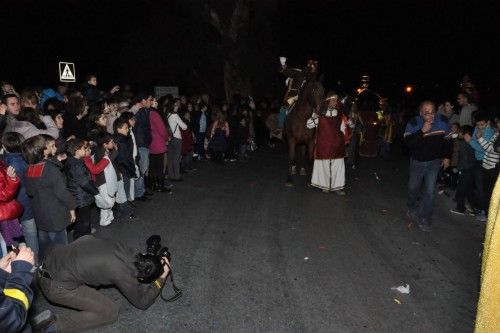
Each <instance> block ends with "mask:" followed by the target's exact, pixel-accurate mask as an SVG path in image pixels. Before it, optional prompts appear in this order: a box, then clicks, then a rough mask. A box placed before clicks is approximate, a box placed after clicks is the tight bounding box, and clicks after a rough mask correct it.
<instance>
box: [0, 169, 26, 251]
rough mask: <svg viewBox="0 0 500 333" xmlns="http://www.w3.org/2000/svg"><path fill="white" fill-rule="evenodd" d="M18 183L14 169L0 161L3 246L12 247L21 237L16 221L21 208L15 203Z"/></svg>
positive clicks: (0, 228)
mask: <svg viewBox="0 0 500 333" xmlns="http://www.w3.org/2000/svg"><path fill="white" fill-rule="evenodd" d="M20 183H21V181H20V179H19V177H18V176H17V175H16V171H15V169H14V168H13V167H12V166H7V165H6V164H5V163H4V162H3V161H2V160H0V234H1V235H2V239H3V240H4V242H5V244H3V245H4V246H5V245H6V246H9V245H14V241H18V239H17V238H20V237H22V235H23V233H22V231H21V226H20V225H19V220H18V218H19V217H20V216H21V214H22V212H23V207H22V206H21V205H20V204H19V203H18V202H17V201H16V193H17V190H18V189H19V185H20ZM4 250H5V249H4ZM2 252H3V251H2Z"/></svg>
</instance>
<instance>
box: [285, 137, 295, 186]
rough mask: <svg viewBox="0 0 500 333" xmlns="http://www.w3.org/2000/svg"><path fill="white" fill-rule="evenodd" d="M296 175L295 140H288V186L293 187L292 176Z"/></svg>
mask: <svg viewBox="0 0 500 333" xmlns="http://www.w3.org/2000/svg"><path fill="white" fill-rule="evenodd" d="M294 174H295V140H294V139H293V138H288V175H287V177H286V184H287V185H288V186H292V185H293V182H292V175H294Z"/></svg>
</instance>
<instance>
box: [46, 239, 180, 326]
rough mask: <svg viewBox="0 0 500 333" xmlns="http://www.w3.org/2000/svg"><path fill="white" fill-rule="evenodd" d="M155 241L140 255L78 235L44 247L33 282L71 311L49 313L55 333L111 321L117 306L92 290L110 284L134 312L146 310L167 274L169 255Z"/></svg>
mask: <svg viewBox="0 0 500 333" xmlns="http://www.w3.org/2000/svg"><path fill="white" fill-rule="evenodd" d="M160 241H161V239H160V237H159V236H153V237H150V239H148V242H147V244H148V249H147V252H146V253H138V254H135V252H134V251H133V250H132V249H130V248H128V247H126V246H125V245H124V244H123V243H121V242H119V241H114V240H107V239H106V240H104V239H98V238H95V237H94V236H92V235H86V236H83V237H80V238H79V239H77V240H76V241H74V242H73V243H71V244H68V245H56V246H54V247H52V248H50V249H49V250H48V252H47V254H46V256H45V258H44V261H43V263H42V264H41V266H40V268H39V272H38V274H39V276H38V277H39V284H40V288H41V290H42V292H43V294H44V296H45V297H46V298H47V299H48V300H49V301H51V302H53V303H55V304H59V305H62V306H66V307H69V308H71V309H75V310H79V311H73V312H71V313H69V314H67V315H55V317H54V322H55V327H56V330H57V332H75V331H80V330H85V329H91V328H96V327H100V326H104V325H108V324H112V323H114V322H115V321H116V320H117V319H118V306H117V305H116V304H115V303H113V301H112V300H110V299H109V298H108V297H106V296H104V295H103V294H101V293H100V292H99V291H97V290H96V289H94V288H92V287H96V288H97V287H99V286H104V285H113V286H115V287H116V288H117V289H119V290H120V292H121V293H122V294H123V295H124V296H125V297H126V298H127V300H128V301H129V302H130V303H131V304H132V305H134V306H135V307H136V308H138V309H141V310H146V309H147V308H149V307H150V306H151V305H152V304H153V302H154V301H155V299H156V298H157V297H158V296H159V295H160V293H161V291H162V288H163V285H164V284H165V280H166V278H167V276H168V274H169V273H170V264H169V259H168V257H169V256H170V255H169V253H168V250H167V249H166V248H161V245H160Z"/></svg>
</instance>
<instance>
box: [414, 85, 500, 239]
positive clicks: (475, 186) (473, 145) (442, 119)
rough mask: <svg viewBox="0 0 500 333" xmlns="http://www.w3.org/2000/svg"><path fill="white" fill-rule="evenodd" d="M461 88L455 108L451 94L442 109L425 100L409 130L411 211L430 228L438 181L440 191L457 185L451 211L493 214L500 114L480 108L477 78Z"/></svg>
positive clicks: (482, 215)
mask: <svg viewBox="0 0 500 333" xmlns="http://www.w3.org/2000/svg"><path fill="white" fill-rule="evenodd" d="M462 88H463V89H462V90H461V91H460V92H459V93H458V94H457V99H456V105H457V107H456V108H455V102H454V101H453V100H451V99H448V100H444V101H443V102H442V103H441V104H440V105H439V106H438V107H437V110H436V107H435V104H434V103H433V102H430V101H426V102H424V103H422V105H421V107H420V115H419V116H417V117H416V118H414V119H412V120H410V121H409V123H408V125H407V127H406V130H405V141H406V144H407V146H408V147H409V149H410V157H411V163H410V181H409V202H408V216H409V217H410V219H412V220H413V221H414V222H416V223H417V224H418V225H419V227H420V228H421V229H422V230H423V231H430V230H431V228H430V226H431V224H432V205H433V204H432V203H433V199H434V195H435V192H436V191H435V188H436V184H437V183H438V184H439V185H438V187H439V190H438V193H439V194H442V193H443V192H444V189H451V190H452V191H454V196H452V198H453V200H454V201H455V202H456V207H455V208H453V209H451V210H450V212H451V213H452V214H456V215H470V216H475V217H476V219H477V220H478V221H481V222H485V221H486V219H487V216H488V210H489V202H490V198H491V195H492V192H493V187H494V185H495V181H496V179H497V176H498V171H499V157H500V140H498V133H499V131H500V118H499V115H498V114H495V113H492V112H488V111H487V110H485V109H481V104H480V103H479V95H478V93H477V91H476V90H475V88H474V85H473V84H472V82H470V81H465V82H464V83H463V85H462ZM421 186H423V190H422V191H421V189H420V187H421ZM419 196H420V197H421V205H420V209H419V211H417V210H416V201H417V199H418V197H419Z"/></svg>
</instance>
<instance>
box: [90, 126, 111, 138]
mask: <svg viewBox="0 0 500 333" xmlns="http://www.w3.org/2000/svg"><path fill="white" fill-rule="evenodd" d="M105 133H107V130H106V127H102V126H97V125H94V124H92V125H90V126H89V127H88V130H87V140H89V141H93V142H97V140H98V139H99V136H101V135H102V134H105Z"/></svg>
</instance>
